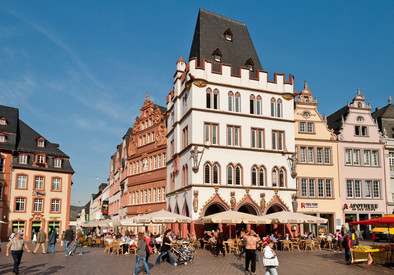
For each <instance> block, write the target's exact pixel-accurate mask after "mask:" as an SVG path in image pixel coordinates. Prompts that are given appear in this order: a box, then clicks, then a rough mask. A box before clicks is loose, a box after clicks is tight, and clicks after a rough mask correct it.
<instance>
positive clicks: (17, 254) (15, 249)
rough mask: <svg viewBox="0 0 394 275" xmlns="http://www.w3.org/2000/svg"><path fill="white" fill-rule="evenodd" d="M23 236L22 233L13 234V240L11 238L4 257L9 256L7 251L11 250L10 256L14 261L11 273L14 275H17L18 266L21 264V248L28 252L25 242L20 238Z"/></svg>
mask: <svg viewBox="0 0 394 275" xmlns="http://www.w3.org/2000/svg"><path fill="white" fill-rule="evenodd" d="M22 236H23V232H17V233H16V234H15V238H13V239H12V240H11V241H10V242H9V243H8V244H7V250H6V252H5V255H6V256H7V257H8V256H9V251H10V250H11V255H12V258H13V260H14V268H13V269H12V272H13V273H14V274H19V265H20V264H21V259H22V254H23V247H24V248H25V249H26V250H27V252H30V249H29V247H28V246H27V244H26V242H25V241H24V240H23V239H22V238H21V237H22Z"/></svg>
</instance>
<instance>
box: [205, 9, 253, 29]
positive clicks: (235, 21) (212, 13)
mask: <svg viewBox="0 0 394 275" xmlns="http://www.w3.org/2000/svg"><path fill="white" fill-rule="evenodd" d="M201 11H203V12H205V13H209V14H211V15H214V16H217V17H221V18H223V19H226V20H228V21H232V22H234V23H238V24H242V25H245V26H246V24H245V23H243V22H240V21H237V20H234V19H231V18H229V17H226V16H224V15H221V14H218V13H214V12H212V11H209V10H206V9H203V8H200V10H199V12H201Z"/></svg>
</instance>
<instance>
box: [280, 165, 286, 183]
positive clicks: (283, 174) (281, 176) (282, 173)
mask: <svg viewBox="0 0 394 275" xmlns="http://www.w3.org/2000/svg"><path fill="white" fill-rule="evenodd" d="M279 187H285V171H284V169H283V168H282V169H280V172H279Z"/></svg>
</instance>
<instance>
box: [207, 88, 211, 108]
mask: <svg viewBox="0 0 394 275" xmlns="http://www.w3.org/2000/svg"><path fill="white" fill-rule="evenodd" d="M211 96H212V90H211V89H210V88H208V89H207V96H206V103H207V104H206V106H207V108H211Z"/></svg>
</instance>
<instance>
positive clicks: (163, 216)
mask: <svg viewBox="0 0 394 275" xmlns="http://www.w3.org/2000/svg"><path fill="white" fill-rule="evenodd" d="M133 221H134V222H135V223H143V224H147V223H159V224H163V223H191V222H192V218H189V217H186V216H183V215H179V214H176V213H172V212H168V211H166V210H159V211H156V212H152V213H149V214H146V215H141V216H136V217H133Z"/></svg>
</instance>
